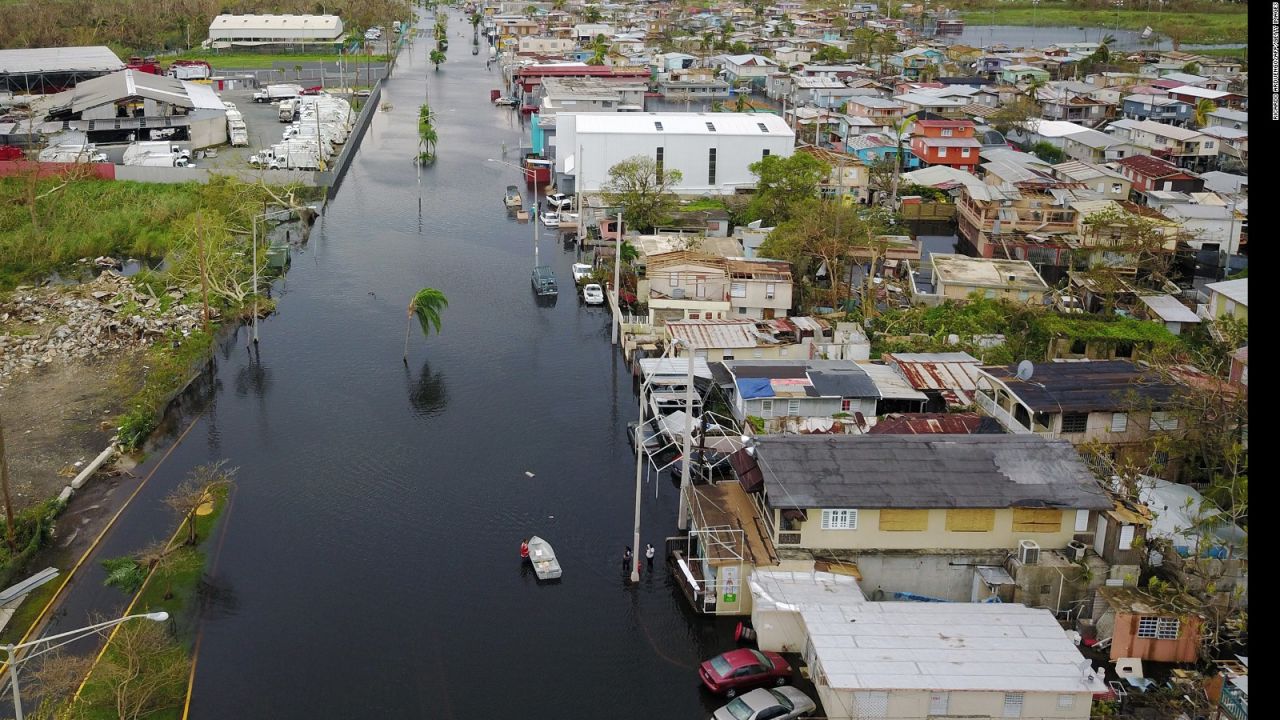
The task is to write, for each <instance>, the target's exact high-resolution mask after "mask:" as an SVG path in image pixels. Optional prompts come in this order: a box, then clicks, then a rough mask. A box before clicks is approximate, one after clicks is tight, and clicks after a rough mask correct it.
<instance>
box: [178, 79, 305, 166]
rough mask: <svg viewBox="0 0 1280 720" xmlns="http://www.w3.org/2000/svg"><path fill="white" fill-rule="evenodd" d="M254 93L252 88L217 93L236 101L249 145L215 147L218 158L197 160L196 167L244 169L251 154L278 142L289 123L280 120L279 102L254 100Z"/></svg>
mask: <svg viewBox="0 0 1280 720" xmlns="http://www.w3.org/2000/svg"><path fill="white" fill-rule="evenodd" d="M253 93H254V90H253V89H237V90H224V91H223V92H222V93H220V97H221V98H222V100H223V101H224V102H232V103H235V105H236V109H237V110H239V111H240V113H241V114H242V115H244V124H245V127H246V128H247V129H248V131H249V145H248V147H231V146H230V145H221V146H219V147H217V148H216V150H217V153H218V154H217V157H213V158H202V159H199V160H197V161H196V165H197V166H198V167H204V168H209V169H212V170H219V169H238V170H244V169H246V168H249V167H250V166H249V156H250V155H252V154H254V153H256V152H258V151H259V150H262V149H263V148H266V147H270V146H272V145H274V144H276V143H278V142H280V140H281V135H282V133H283V132H284V129H285V128H286V127H287V126H288V124H287V123H282V122H280V119H279V104H278V103H255V102H254V101H253Z"/></svg>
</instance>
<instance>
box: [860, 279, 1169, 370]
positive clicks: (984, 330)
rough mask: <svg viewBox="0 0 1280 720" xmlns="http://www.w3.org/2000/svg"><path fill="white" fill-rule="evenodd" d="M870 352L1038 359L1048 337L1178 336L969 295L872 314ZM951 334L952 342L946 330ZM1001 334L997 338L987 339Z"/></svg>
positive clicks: (1122, 340) (1136, 339) (1145, 325)
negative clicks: (999, 339) (997, 340)
mask: <svg viewBox="0 0 1280 720" xmlns="http://www.w3.org/2000/svg"><path fill="white" fill-rule="evenodd" d="M871 329H872V331H873V336H872V348H871V352H872V354H873V355H875V356H879V355H880V354H882V353H886V352H947V351H963V352H967V353H969V354H970V355H973V356H974V357H976V358H978V359H979V360H982V361H983V362H984V363H986V364H991V365H1011V364H1013V363H1016V362H1018V361H1020V360H1026V359H1030V360H1033V361H1042V360H1044V359H1045V358H1046V357H1047V355H1048V351H1049V342H1050V341H1051V340H1053V339H1054V338H1070V339H1072V340H1079V341H1082V342H1085V343H1091V342H1092V343H1109V344H1115V345H1121V344H1130V345H1136V344H1142V343H1150V344H1152V345H1153V346H1155V347H1157V348H1171V347H1176V346H1177V345H1178V343H1179V338H1178V337H1177V336H1175V335H1173V334H1171V333H1169V331H1168V330H1166V329H1165V328H1164V326H1163V325H1161V324H1159V323H1153V322H1148V321H1146V320H1138V319H1135V318H1127V317H1120V316H1117V315H1062V314H1059V313H1056V312H1053V311H1051V310H1048V309H1046V308H1044V307H1042V306H1036V305H1027V304H1025V303H1018V302H1012V301H1008V300H997V299H987V298H981V297H977V296H976V295H975V296H974V297H971V298H970V299H968V300H967V301H965V302H956V301H954V300H948V301H946V302H944V303H942V304H941V305H938V306H936V307H931V308H925V307H913V308H908V309H904V310H897V311H894V312H892V313H885V314H883V315H881V316H879V317H877V318H875V319H874V322H873V325H872V328H871ZM951 335H955V336H956V337H957V340H956V342H950V340H949V336H951ZM994 335H1003V336H1004V340H1003V342H1001V343H1000V344H992V343H991V342H989V341H988V338H989V337H990V336H994Z"/></svg>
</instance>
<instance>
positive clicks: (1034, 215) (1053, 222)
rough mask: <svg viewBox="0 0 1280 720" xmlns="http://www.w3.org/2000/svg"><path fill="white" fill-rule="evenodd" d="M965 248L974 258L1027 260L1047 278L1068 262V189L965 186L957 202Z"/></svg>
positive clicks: (1072, 214) (1053, 278)
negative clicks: (1040, 189) (1056, 193)
mask: <svg viewBox="0 0 1280 720" xmlns="http://www.w3.org/2000/svg"><path fill="white" fill-rule="evenodd" d="M956 220H957V225H958V228H959V234H960V239H961V241H962V242H963V243H964V247H965V248H966V251H967V252H969V253H970V254H972V255H975V256H977V257H984V258H1006V259H1010V260H1027V261H1029V262H1030V263H1031V264H1032V265H1034V266H1035V267H1036V269H1037V270H1038V271H1039V272H1040V274H1041V276H1042V277H1044V278H1045V279H1046V280H1049V281H1050V282H1057V281H1058V280H1059V279H1061V277H1062V274H1063V273H1064V272H1065V269H1066V268H1067V267H1068V266H1069V264H1070V259H1071V257H1070V255H1071V247H1072V244H1071V242H1070V239H1071V238H1070V237H1068V236H1073V235H1074V233H1075V231H1076V223H1077V220H1078V218H1077V212H1076V211H1075V210H1074V209H1072V208H1071V207H1070V205H1069V193H1068V194H1061V193H1059V194H1058V195H1055V194H1052V193H1050V192H1043V191H1040V192H1037V191H1030V190H1028V191H1021V190H1017V189H1009V188H999V187H996V186H994V185H986V186H984V187H977V186H973V187H969V186H966V187H965V188H964V190H963V191H962V192H961V195H960V200H959V202H957V203H956Z"/></svg>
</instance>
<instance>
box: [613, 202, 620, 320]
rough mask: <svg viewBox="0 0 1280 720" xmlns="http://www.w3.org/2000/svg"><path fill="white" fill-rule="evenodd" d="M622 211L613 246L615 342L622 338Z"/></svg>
mask: <svg viewBox="0 0 1280 720" xmlns="http://www.w3.org/2000/svg"><path fill="white" fill-rule="evenodd" d="M621 283H622V213H621V212H619V213H618V237H617V241H616V242H615V243H614V246H613V309H614V313H613V344H614V345H617V344H618V342H619V341H621V339H622V285H621Z"/></svg>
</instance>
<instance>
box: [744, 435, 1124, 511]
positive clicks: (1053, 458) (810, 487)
mask: <svg viewBox="0 0 1280 720" xmlns="http://www.w3.org/2000/svg"><path fill="white" fill-rule="evenodd" d="M747 458H750V460H743V461H741V462H740V463H735V466H734V467H735V469H739V470H740V471H741V470H747V471H748V472H749V471H750V470H751V468H749V467H747V466H748V465H754V464H756V463H757V462H758V468H757V469H759V470H762V472H761V475H762V479H763V482H764V487H765V489H766V491H767V493H768V498H769V504H770V505H771V506H773V507H777V508H799V509H805V508H837V507H849V508H911V509H931V508H1011V507H1040V508H1060V509H1064V510H1068V509H1096V510H1105V509H1109V508H1111V507H1112V506H1113V504H1112V502H1111V500H1110V499H1109V498H1108V497H1107V495H1106V493H1105V492H1103V490H1102V488H1101V487H1100V486H1099V485H1098V483H1097V481H1096V480H1095V479H1094V476H1093V474H1092V472H1090V470H1089V468H1088V466H1086V465H1085V464H1084V461H1083V459H1081V457H1080V454H1079V453H1077V452H1076V450H1075V448H1074V447H1073V446H1072V445H1071V443H1069V442H1067V441H1066V440H1054V439H1049V438H1044V437H1041V436H1039V435H765V436H760V437H757V438H756V439H755V451H754V457H753V456H751V455H747ZM753 461H755V462H753ZM740 465H741V466H742V467H740ZM740 477H741V476H740ZM744 480H745V478H744Z"/></svg>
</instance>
